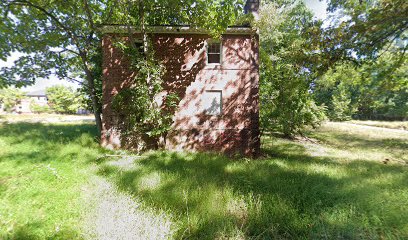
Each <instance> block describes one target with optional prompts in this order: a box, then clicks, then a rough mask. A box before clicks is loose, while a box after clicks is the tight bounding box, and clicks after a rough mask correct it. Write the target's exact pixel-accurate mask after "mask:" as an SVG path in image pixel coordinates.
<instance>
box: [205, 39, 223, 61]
mask: <svg viewBox="0 0 408 240" xmlns="http://www.w3.org/2000/svg"><path fill="white" fill-rule="evenodd" d="M214 43H217V44H219V45H220V62H219V63H209V62H208V54H209V52H208V47H209V44H214ZM205 50H206V55H205V57H206V58H207V65H212V66H214V65H221V64H222V60H223V57H222V40H215V39H209V40H207V41H206V44H205Z"/></svg>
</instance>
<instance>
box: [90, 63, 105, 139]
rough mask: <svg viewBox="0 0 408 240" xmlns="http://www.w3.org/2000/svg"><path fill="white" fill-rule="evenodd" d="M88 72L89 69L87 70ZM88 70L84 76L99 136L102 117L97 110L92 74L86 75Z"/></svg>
mask: <svg viewBox="0 0 408 240" xmlns="http://www.w3.org/2000/svg"><path fill="white" fill-rule="evenodd" d="M88 72H89V71H88ZM88 72H87V74H86V76H87V77H86V78H87V81H88V84H89V95H90V96H91V100H92V108H93V112H94V116H95V123H96V127H97V129H98V135H99V137H100V136H101V133H102V119H101V112H100V111H99V106H98V100H97V99H96V98H97V97H96V94H95V84H94V78H93V76H92V74H90V72H89V74H90V75H89V76H88Z"/></svg>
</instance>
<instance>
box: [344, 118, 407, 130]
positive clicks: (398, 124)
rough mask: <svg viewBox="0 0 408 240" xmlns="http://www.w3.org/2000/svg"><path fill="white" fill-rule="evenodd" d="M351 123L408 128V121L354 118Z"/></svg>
mask: <svg viewBox="0 0 408 240" xmlns="http://www.w3.org/2000/svg"><path fill="white" fill-rule="evenodd" d="M349 122H350V123H354V124H359V125H365V126H373V127H383V128H392V129H402V130H408V121H393V122H389V121H368V120H367V121H361V120H352V121H349Z"/></svg>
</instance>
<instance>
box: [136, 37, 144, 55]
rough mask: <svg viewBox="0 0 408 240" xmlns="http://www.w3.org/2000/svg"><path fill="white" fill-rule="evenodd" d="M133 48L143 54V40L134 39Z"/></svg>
mask: <svg viewBox="0 0 408 240" xmlns="http://www.w3.org/2000/svg"><path fill="white" fill-rule="evenodd" d="M135 48H136V50H137V51H138V52H139V53H140V54H143V53H144V46H143V41H142V40H136V41H135Z"/></svg>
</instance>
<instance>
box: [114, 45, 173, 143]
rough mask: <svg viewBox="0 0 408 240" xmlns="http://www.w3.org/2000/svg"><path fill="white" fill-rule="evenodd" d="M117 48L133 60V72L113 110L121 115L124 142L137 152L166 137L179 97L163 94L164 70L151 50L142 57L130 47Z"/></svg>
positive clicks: (115, 100)
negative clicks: (133, 146)
mask: <svg viewBox="0 0 408 240" xmlns="http://www.w3.org/2000/svg"><path fill="white" fill-rule="evenodd" d="M120 46H122V48H123V50H124V51H125V52H126V53H127V55H128V57H129V58H130V59H131V60H132V69H133V70H134V71H135V72H136V76H135V77H134V79H133V81H132V83H131V85H130V86H129V87H127V88H124V89H123V90H121V91H120V92H119V93H118V94H117V95H115V97H114V99H113V101H112V106H113V109H114V110H115V111H116V112H117V114H118V115H119V116H120V120H119V121H120V122H119V126H120V130H121V133H122V134H123V136H124V137H125V138H126V139H127V141H131V142H133V143H135V145H136V146H137V147H136V148H137V149H138V150H141V149H145V148H152V147H153V148H155V147H158V145H159V140H160V139H159V138H160V137H165V135H166V133H167V132H168V130H169V129H170V125H171V123H172V116H173V113H174V111H175V107H176V106H177V104H176V102H178V97H177V95H176V94H175V93H167V92H165V91H163V78H162V77H163V74H164V73H165V68H164V66H163V65H162V64H161V63H160V62H158V61H157V60H155V58H154V53H153V51H152V50H150V52H149V54H148V55H147V56H146V57H144V56H143V54H140V50H139V49H136V48H135V47H133V46H126V45H120ZM131 139H134V140H131ZM135 139H136V140H135ZM129 145H131V144H129Z"/></svg>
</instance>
